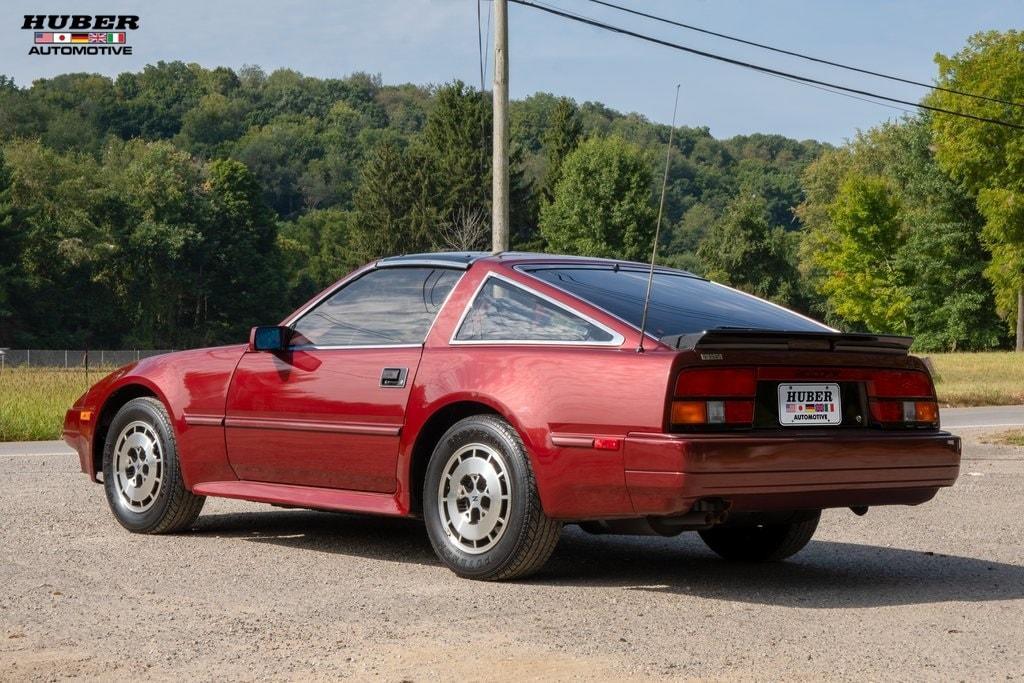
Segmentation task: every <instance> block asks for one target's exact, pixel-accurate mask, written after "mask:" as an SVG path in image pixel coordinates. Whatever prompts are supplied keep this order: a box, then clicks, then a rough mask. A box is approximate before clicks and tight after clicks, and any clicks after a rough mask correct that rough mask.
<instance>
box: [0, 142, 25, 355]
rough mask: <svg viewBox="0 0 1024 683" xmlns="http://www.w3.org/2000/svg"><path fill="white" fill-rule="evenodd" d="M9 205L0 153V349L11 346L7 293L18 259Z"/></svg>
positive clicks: (7, 182) (8, 179)
mask: <svg viewBox="0 0 1024 683" xmlns="http://www.w3.org/2000/svg"><path fill="white" fill-rule="evenodd" d="M14 212H15V208H14V204H13V203H12V201H11V173H10V169H8V167H7V163H6V161H5V160H4V155H3V150H2V149H0V346H8V345H10V344H12V343H13V337H14V335H13V329H14V325H13V322H14V321H13V318H14V309H13V308H12V307H11V290H12V289H13V287H14V281H15V280H16V279H18V277H19V274H18V256H19V255H20V254H21V245H20V244H19V235H18V230H17V225H16V223H15V220H14Z"/></svg>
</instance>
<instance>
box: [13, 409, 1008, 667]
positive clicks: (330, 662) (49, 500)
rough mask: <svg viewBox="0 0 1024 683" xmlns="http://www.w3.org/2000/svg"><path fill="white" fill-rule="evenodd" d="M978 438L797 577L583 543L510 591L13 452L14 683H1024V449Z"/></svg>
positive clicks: (328, 523) (824, 540) (394, 553)
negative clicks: (947, 476)
mask: <svg viewBox="0 0 1024 683" xmlns="http://www.w3.org/2000/svg"><path fill="white" fill-rule="evenodd" d="M947 415H948V412H947ZM998 419H1003V418H998ZM964 434H965V437H966V449H965V458H964V463H963V468H962V475H961V479H960V481H959V482H958V483H957V485H956V486H955V487H953V488H951V489H948V490H944V491H942V492H941V493H940V494H939V495H938V497H937V498H936V499H935V500H933V501H931V502H930V503H927V504H925V505H922V506H918V507H913V508H878V509H872V510H871V511H870V512H869V513H868V514H867V515H866V516H865V517H856V516H854V515H853V514H852V513H850V512H849V511H846V510H832V511H828V512H827V513H826V514H825V516H824V517H823V521H822V525H821V527H820V528H819V531H818V534H817V536H816V537H815V540H814V541H812V542H811V544H810V545H809V546H808V547H807V548H806V549H805V550H804V552H802V553H801V554H799V555H797V556H796V557H795V558H793V559H792V560H790V561H788V562H785V563H781V564H774V565H764V566H743V565H731V564H728V563H725V562H722V561H719V560H718V559H716V558H715V557H714V556H713V555H711V553H710V552H708V551H707V550H706V549H705V548H704V547H703V546H702V544H701V543H700V541H699V539H697V538H696V536H695V535H692V534H690V535H684V536H681V537H679V538H674V539H664V538H636V537H609V536H604V537H596V536H588V535H586V534H584V533H583V532H581V531H580V530H579V529H577V528H575V527H571V528H567V529H566V531H565V532H564V533H563V536H562V541H561V543H560V545H559V547H558V549H557V550H556V552H555V555H554V557H553V558H552V561H551V563H550V564H549V566H548V568H547V569H546V570H545V572H544V573H543V574H541V575H540V576H537V577H536V578H534V579H531V580H528V581H523V582H518V583H505V584H487V583H476V582H471V581H465V580H460V579H457V578H456V577H455V576H454V575H452V574H451V573H450V572H448V571H447V570H446V569H445V568H443V567H441V566H440V565H439V564H438V562H437V560H436V559H435V558H434V556H433V554H432V552H431V549H430V544H429V542H428V541H427V538H426V535H425V533H424V531H423V529H422V526H421V525H420V524H419V523H417V522H415V521H404V520H388V519H381V518H361V517H356V516H349V515H339V514H329V513H318V512H309V511H301V510H278V509H275V508H271V507H267V506H261V505H257V504H250V503H245V502H241V501H226V500H212V499H211V500H209V501H207V506H206V509H205V510H204V514H203V516H202V517H200V519H199V521H198V522H197V524H196V526H195V528H194V529H193V530H192V531H190V532H189V533H185V534H181V535H174V536H157V537H149V536H137V535H132V534H129V533H127V532H126V531H124V530H123V529H122V528H121V527H120V526H118V525H117V523H116V522H115V521H114V520H113V518H112V517H111V515H110V513H109V511H108V510H107V508H106V502H105V500H104V497H103V491H102V488H101V487H99V486H96V485H94V484H91V483H89V482H88V481H87V480H86V479H85V477H83V476H82V475H81V474H79V473H78V471H77V469H78V467H77V462H76V461H75V459H74V457H73V456H69V455H67V454H57V453H58V451H56V450H55V449H54V448H53V444H49V445H47V444H42V445H37V446H33V449H34V450H37V451H38V452H37V454H22V455H14V453H15V452H20V453H25V452H26V451H27V450H29V449H26V448H25V447H23V446H15V447H12V446H3V445H0V454H2V455H3V457H0V680H5V681H6V680H26V679H30V680H55V679H58V678H64V677H83V678H87V679H108V680H112V679H125V678H129V677H130V678H141V679H158V680H169V679H177V680H182V679H185V680H188V679H193V678H196V679H200V680H212V679H217V680H222V679H274V680H327V679H331V680H333V679H338V678H351V679H356V680H365V679H375V680H385V681H399V680H416V681H419V680H429V679H435V680H449V679H454V678H459V679H462V680H467V681H473V680H479V681H483V680H494V679H512V678H516V679H527V680H531V679H534V680H536V679H541V680H545V679H549V680H564V679H573V678H576V679H623V678H627V677H628V678H630V679H663V678H676V677H678V678H714V679H745V680H754V679H758V680H772V679H778V678H786V679H793V678H798V679H813V680H820V679H840V680H852V679H858V680H861V679H869V680H870V679H886V680H892V679H896V680H910V679H912V680H915V681H916V680H921V679H924V680H949V679H959V680H975V679H984V680H995V679H999V680H1003V679H1007V680H1009V679H1020V678H1022V677H1024V621H1022V618H1021V615H1022V614H1024V551H1022V548H1024V497H1022V496H1021V488H1022V484H1024V449H1020V448H1014V447H1009V446H994V445H988V444H984V443H981V442H980V441H979V437H984V436H985V432H984V430H976V429H969V430H967V431H965V433H964Z"/></svg>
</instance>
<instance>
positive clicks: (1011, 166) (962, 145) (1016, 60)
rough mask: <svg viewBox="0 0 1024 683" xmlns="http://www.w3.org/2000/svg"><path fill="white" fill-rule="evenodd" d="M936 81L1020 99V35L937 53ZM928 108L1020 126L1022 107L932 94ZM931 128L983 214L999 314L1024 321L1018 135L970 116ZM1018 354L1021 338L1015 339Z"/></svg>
mask: <svg viewBox="0 0 1024 683" xmlns="http://www.w3.org/2000/svg"><path fill="white" fill-rule="evenodd" d="M935 61H936V63H937V64H938V66H939V78H938V83H939V84H940V85H942V86H944V87H946V88H949V89H952V90H959V91H967V92H972V93H977V94H979V95H984V96H986V97H990V98H994V99H999V100H1004V101H1017V102H1019V101H1020V100H1021V83H1022V82H1024V32H1021V31H1012V30H1011V31H1006V32H1005V33H1000V32H998V31H986V32H982V33H977V34H975V35H973V36H971V37H970V38H969V39H968V41H967V45H966V46H965V47H964V48H963V49H962V50H961V51H960V52H958V53H957V54H955V55H953V56H952V57H947V56H944V55H941V54H939V55H936V56H935ZM928 101H929V103H931V104H933V105H934V106H938V107H942V108H945V109H952V110H954V111H963V112H966V113H970V114H973V115H974V116H979V117H985V118H990V119H998V120H1002V121H1008V122H1010V123H1015V124H1017V125H1018V126H1024V108H1021V107H1012V106H1007V105H1005V104H1001V103H999V102H995V101H990V100H979V99H968V98H964V97H960V96H957V95H955V94H953V93H950V92H944V91H935V92H934V93H933V94H931V95H930V96H929V98H928ZM931 128H932V132H933V135H934V139H935V145H936V158H937V160H938V162H939V164H940V165H941V166H942V168H943V169H945V171H946V172H947V173H949V174H950V175H951V176H952V177H953V178H956V179H957V180H960V181H962V182H963V183H964V185H965V186H966V187H967V188H968V189H970V190H971V191H973V192H975V193H977V196H978V209H979V210H980V211H981V213H982V215H983V216H984V217H985V227H984V230H983V231H982V240H983V241H984V243H985V245H986V246H987V247H988V248H989V250H990V251H991V254H992V260H991V264H990V265H989V267H988V268H986V270H985V275H986V277H988V279H989V280H990V281H991V282H992V284H993V285H994V287H995V293H996V302H997V304H998V305H999V310H1000V312H1002V313H1003V314H1004V315H1005V316H1006V317H1007V319H1008V320H1009V322H1010V326H1011V327H1012V326H1013V325H1014V324H1015V323H1016V320H1017V318H1018V317H1019V316H1024V300H1022V301H1021V308H1020V309H1018V299H1017V295H1018V292H1022V291H1024V130H1020V129H1019V128H1010V127H1007V126H996V125H992V124H990V123H985V122H983V121H977V120H973V119H968V118H963V117H954V116H944V115H941V114H938V115H935V116H934V117H933V118H932V120H931ZM1017 345H1018V350H1020V349H1024V340H1021V339H1018V340H1017Z"/></svg>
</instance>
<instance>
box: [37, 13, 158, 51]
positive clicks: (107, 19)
mask: <svg viewBox="0 0 1024 683" xmlns="http://www.w3.org/2000/svg"><path fill="white" fill-rule="evenodd" d="M21 28H22V29H23V30H25V31H32V32H33V39H32V42H33V45H32V47H31V48H29V51H28V53H29V54H30V55H130V54H131V53H132V46H131V45H128V44H127V42H128V32H129V31H134V30H136V29H138V28H139V18H138V17H137V16H135V15H133V14H97V15H95V16H93V15H89V14H26V15H25V22H24V23H23V24H22V25H21Z"/></svg>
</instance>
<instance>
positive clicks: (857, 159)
mask: <svg viewBox="0 0 1024 683" xmlns="http://www.w3.org/2000/svg"><path fill="white" fill-rule="evenodd" d="M933 148H934V145H933V144H932V133H931V128H930V126H929V120H928V117H927V116H923V115H922V116H917V117H913V118H907V119H905V120H903V121H901V122H899V123H889V124H884V125H882V126H879V127H877V128H874V129H871V130H869V131H866V132H864V133H861V134H859V135H858V136H857V137H856V138H855V139H854V140H853V141H852V142H850V143H849V144H847V145H846V146H844V147H842V148H840V149H837V150H831V151H828V152H826V153H825V154H823V155H822V156H821V157H820V158H819V159H818V160H816V161H815V162H814V163H813V164H811V165H810V166H809V167H808V168H807V170H806V172H805V173H804V176H803V180H802V186H803V190H804V194H805V198H804V201H803V203H801V205H800V206H799V207H798V209H797V214H798V216H799V218H800V221H801V223H802V224H803V230H802V231H801V234H800V268H801V272H802V276H803V279H804V281H805V282H806V284H807V286H808V287H809V288H811V289H812V290H816V291H818V292H824V289H823V285H824V283H825V282H826V280H828V279H829V278H830V277H833V275H834V270H835V263H833V262H832V261H830V260H829V258H828V257H827V254H829V253H831V252H830V250H831V249H832V248H833V247H834V245H836V244H838V243H839V242H840V241H841V239H842V237H841V235H840V234H839V232H837V230H836V228H835V225H834V224H833V220H832V215H831V214H832V212H833V211H834V208H835V207H834V205H835V202H836V200H837V197H838V195H839V192H840V188H841V187H842V185H843V183H844V182H846V181H847V180H849V179H850V178H851V177H853V176H860V177H874V178H885V179H886V182H887V184H888V188H889V193H890V195H891V197H892V198H893V199H895V200H898V203H899V212H898V214H899V216H898V222H899V229H898V231H897V237H896V241H895V242H894V244H893V245H892V251H891V252H890V253H889V254H888V256H889V258H890V264H891V267H892V269H893V270H894V271H896V272H898V273H901V278H900V282H901V285H900V287H899V288H898V289H897V290H889V291H890V293H896V294H898V296H899V297H906V299H907V300H908V301H909V305H908V307H907V309H906V329H907V332H908V333H909V334H911V335H913V336H914V338H915V342H914V348H915V349H917V350H921V351H942V350H945V351H949V350H957V349H963V350H979V349H988V348H993V347H997V346H999V345H1001V344H1002V343H1004V340H1005V338H1006V335H1005V324H1004V323H1002V322H1001V321H1000V320H999V318H998V316H997V315H996V311H995V303H994V299H993V296H992V288H991V286H990V285H989V283H988V282H987V281H986V279H985V278H984V277H982V275H981V273H982V270H983V268H984V266H985V264H986V263H987V262H988V260H989V255H988V252H987V251H986V250H985V248H984V246H983V245H982V244H981V241H980V239H979V233H980V231H981V228H982V225H983V223H984V221H983V219H982V218H981V216H980V215H979V213H978V211H977V207H976V204H975V199H974V197H973V196H972V195H971V194H970V193H969V192H965V191H964V190H963V188H962V186H961V185H960V184H959V183H957V182H956V181H954V180H953V179H951V178H950V177H949V175H947V174H946V173H945V172H944V171H943V170H942V169H941V168H940V167H939V165H938V164H937V163H936V161H935V157H934V152H933ZM882 295H883V294H882V293H880V294H878V296H882ZM833 303H834V301H833V299H832V298H830V297H826V298H825V299H824V301H823V302H821V304H820V307H819V308H818V309H817V310H816V312H817V313H818V314H819V315H822V316H823V317H824V318H825V319H826V320H828V321H829V322H830V324H832V325H835V326H838V327H843V326H848V325H853V326H857V327H863V326H864V322H863V321H860V320H851V319H847V318H845V317H844V316H842V315H840V314H839V313H838V312H837V311H836V310H835V308H834V306H833Z"/></svg>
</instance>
